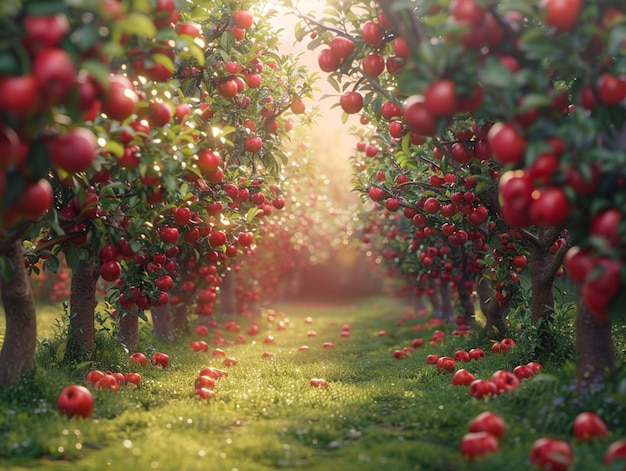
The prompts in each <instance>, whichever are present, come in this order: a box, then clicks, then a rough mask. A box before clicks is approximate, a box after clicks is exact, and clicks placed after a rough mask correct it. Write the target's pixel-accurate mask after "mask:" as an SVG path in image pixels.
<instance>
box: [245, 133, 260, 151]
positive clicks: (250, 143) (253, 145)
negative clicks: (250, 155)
mask: <svg viewBox="0 0 626 471" xmlns="http://www.w3.org/2000/svg"><path fill="white" fill-rule="evenodd" d="M243 147H244V149H245V150H246V152H259V151H260V150H261V149H262V148H263V140H262V139H261V138H260V137H259V136H252V137H247V138H246V139H244V141H243Z"/></svg>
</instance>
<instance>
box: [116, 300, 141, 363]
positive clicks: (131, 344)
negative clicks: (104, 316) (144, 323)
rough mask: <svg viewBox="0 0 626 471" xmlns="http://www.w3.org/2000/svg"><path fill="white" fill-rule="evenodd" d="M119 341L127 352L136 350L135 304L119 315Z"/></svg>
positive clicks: (137, 329) (137, 328)
mask: <svg viewBox="0 0 626 471" xmlns="http://www.w3.org/2000/svg"><path fill="white" fill-rule="evenodd" d="M119 322H120V342H122V345H124V346H125V347H126V349H127V350H128V351H129V352H133V351H135V350H137V344H138V343H139V311H138V308H137V306H133V308H132V309H128V310H126V311H125V312H124V313H123V314H122V315H121V316H120V320H119Z"/></svg>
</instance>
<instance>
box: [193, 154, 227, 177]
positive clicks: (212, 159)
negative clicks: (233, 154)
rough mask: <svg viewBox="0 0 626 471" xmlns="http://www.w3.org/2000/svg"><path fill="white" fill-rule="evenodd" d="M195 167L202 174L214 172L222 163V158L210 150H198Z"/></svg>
mask: <svg viewBox="0 0 626 471" xmlns="http://www.w3.org/2000/svg"><path fill="white" fill-rule="evenodd" d="M197 157H198V160H197V161H196V165H197V166H198V168H199V169H200V171H201V172H202V173H207V172H214V171H216V170H217V168H218V167H219V165H220V164H221V163H222V157H221V156H220V154H219V153H218V152H217V151H214V150H212V149H200V150H199V151H198V154H197Z"/></svg>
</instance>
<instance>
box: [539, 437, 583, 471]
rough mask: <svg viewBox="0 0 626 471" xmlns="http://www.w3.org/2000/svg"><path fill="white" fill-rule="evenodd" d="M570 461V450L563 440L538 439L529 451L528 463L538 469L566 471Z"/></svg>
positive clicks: (571, 457)
mask: <svg viewBox="0 0 626 471" xmlns="http://www.w3.org/2000/svg"><path fill="white" fill-rule="evenodd" d="M572 459H573V453H572V448H571V446H570V444H569V443H567V442H566V441H565V440H558V439H555V438H540V439H538V440H536V441H535V442H534V443H533V445H532V447H531V449H530V463H531V464H532V465H534V466H537V467H538V468H540V469H545V470H551V471H566V470H567V468H569V467H570V465H571V464H572Z"/></svg>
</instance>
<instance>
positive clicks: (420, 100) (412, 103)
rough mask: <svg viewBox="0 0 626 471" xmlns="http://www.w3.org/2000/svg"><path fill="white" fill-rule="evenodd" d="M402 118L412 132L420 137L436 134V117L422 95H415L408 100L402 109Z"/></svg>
mask: <svg viewBox="0 0 626 471" xmlns="http://www.w3.org/2000/svg"><path fill="white" fill-rule="evenodd" d="M402 116H403V117H404V121H405V122H406V125H407V127H408V128H409V129H410V130H411V131H412V132H414V133H416V134H418V135H420V136H432V135H434V134H435V125H436V120H435V116H434V115H433V114H432V113H431V112H430V111H429V110H428V107H427V106H426V100H425V98H424V97H423V96H422V95H413V96H410V97H409V98H407V99H406V101H405V102H404V105H403V107H402Z"/></svg>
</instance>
